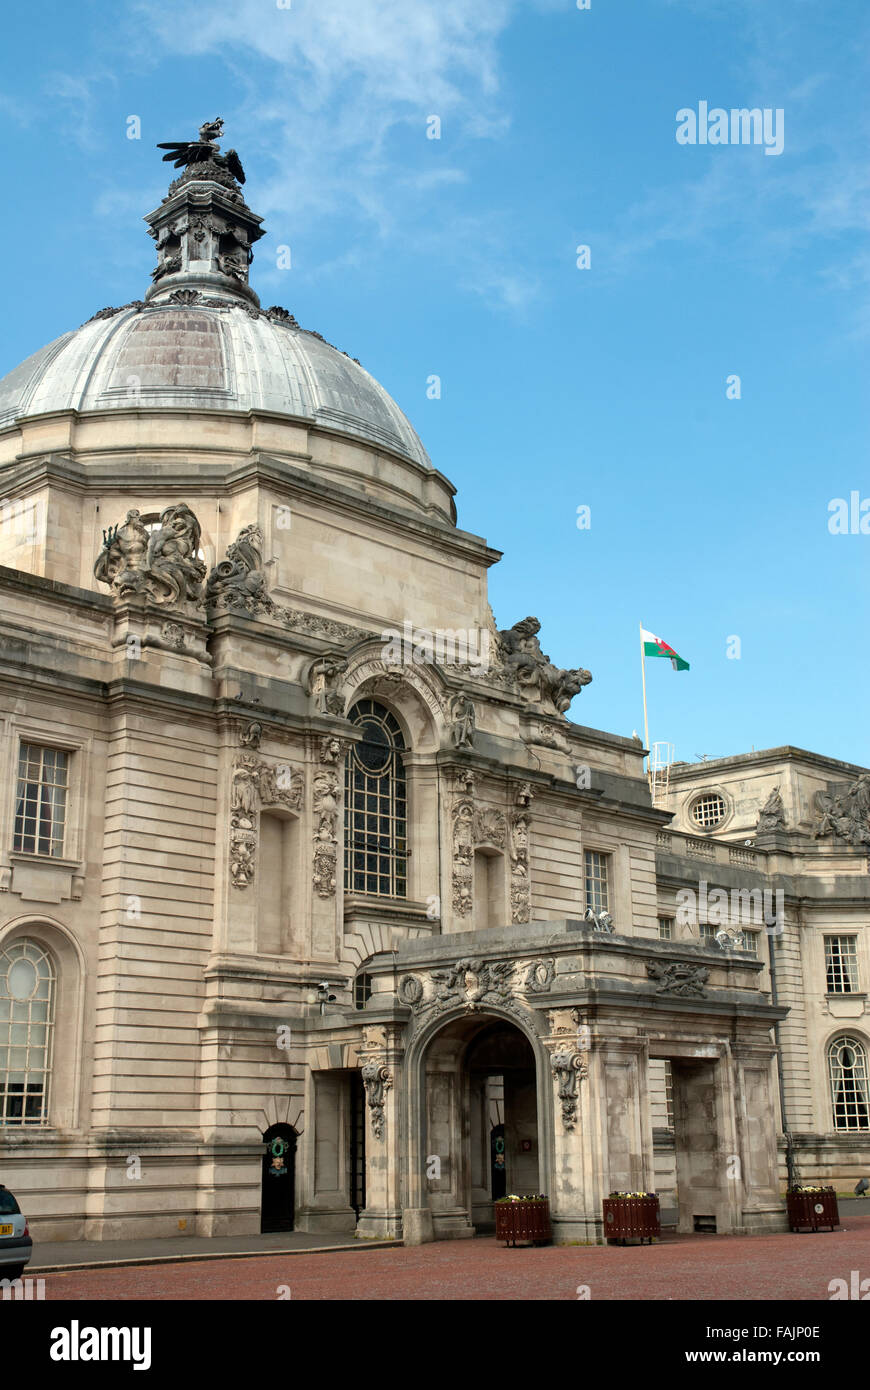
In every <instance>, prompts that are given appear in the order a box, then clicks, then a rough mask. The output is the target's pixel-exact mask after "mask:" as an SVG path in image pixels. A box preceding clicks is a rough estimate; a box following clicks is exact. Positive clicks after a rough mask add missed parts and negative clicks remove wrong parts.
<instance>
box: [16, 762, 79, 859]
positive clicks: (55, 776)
mask: <svg viewBox="0 0 870 1390" xmlns="http://www.w3.org/2000/svg"><path fill="white" fill-rule="evenodd" d="M68 776H69V754H68V753H65V752H63V751H62V750H61V749H58V748H40V747H39V746H38V745H37V744H35V743H22V745H21V749H20V752H19V756H18V788H17V791H16V795H15V829H14V833H13V838H12V848H13V849H14V850H19V851H21V852H22V853H23V854H46V855H50V856H51V857H52V858H54V859H59V858H61V857H62V855H63V841H64V828H65V825H66V794H67V784H68Z"/></svg>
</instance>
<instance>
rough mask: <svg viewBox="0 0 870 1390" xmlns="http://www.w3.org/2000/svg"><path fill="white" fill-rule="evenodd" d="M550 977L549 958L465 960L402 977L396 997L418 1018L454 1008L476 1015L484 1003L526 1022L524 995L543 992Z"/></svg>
mask: <svg viewBox="0 0 870 1390" xmlns="http://www.w3.org/2000/svg"><path fill="white" fill-rule="evenodd" d="M554 976H555V962H554V961H553V959H552V957H549V958H547V959H544V960H535V961H528V960H499V961H486V960H478V959H476V958H473V957H466V958H463V959H462V960H458V961H456V963H455V964H451V965H445V966H440V967H438V968H437V969H435V970H430V971H428V972H427V973H426V974H424V975H422V976H421V975H419V974H414V975H403V976H402V978H401V979H400V981H399V984H398V988H397V998H398V1000H399V1003H400V1004H404V1005H406V1007H408V1008H411V1009H413V1011H414V1013H415V1015H420V1016H428V1015H430V1014H431V1015H433V1016H434V1015H437V1014H440V1013H443V1012H444V1011H445V1010H446V1009H455V1008H464V1009H465V1011H466V1012H467V1013H477V1012H478V1011H479V1010H480V1009H481V1008H485V1006H486V1005H487V1004H490V1005H492V1004H498V1005H500V1006H501V1007H502V1008H504V1009H508V1010H510V1011H511V1012H513V1013H517V1014H518V1015H519V1016H520V1017H522V1018H523V1019H524V1020H528V1017H529V1011H528V1009H527V1007H526V1005H525V1004H524V998H525V996H526V995H527V994H542V993H546V992H547V991H548V990H549V989H550V986H551V984H552V981H553V978H554Z"/></svg>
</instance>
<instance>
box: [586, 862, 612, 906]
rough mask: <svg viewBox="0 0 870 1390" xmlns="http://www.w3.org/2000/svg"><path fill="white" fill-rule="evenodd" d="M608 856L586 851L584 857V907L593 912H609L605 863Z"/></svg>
mask: <svg viewBox="0 0 870 1390" xmlns="http://www.w3.org/2000/svg"><path fill="white" fill-rule="evenodd" d="M609 858H610V855H609V854H599V853H598V850H596V849H587V850H586V853H585V857H584V864H585V872H586V906H587V907H591V908H592V911H593V912H609V911H610V899H609V894H608V889H607V861H608V859H609Z"/></svg>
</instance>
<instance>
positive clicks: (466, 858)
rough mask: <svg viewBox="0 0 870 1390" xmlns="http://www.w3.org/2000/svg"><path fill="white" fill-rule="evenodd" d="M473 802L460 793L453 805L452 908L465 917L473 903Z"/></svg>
mask: <svg viewBox="0 0 870 1390" xmlns="http://www.w3.org/2000/svg"><path fill="white" fill-rule="evenodd" d="M473 883H474V803H473V801H472V800H471V798H470V797H469V796H468V795H464V794H463V795H462V796H461V797H460V798H459V800H458V801H456V802H455V803H454V806H453V910H454V912H456V913H457V915H458V916H460V917H467V916H468V915H469V913H470V912H471V909H472V907H473V905H474V898H473Z"/></svg>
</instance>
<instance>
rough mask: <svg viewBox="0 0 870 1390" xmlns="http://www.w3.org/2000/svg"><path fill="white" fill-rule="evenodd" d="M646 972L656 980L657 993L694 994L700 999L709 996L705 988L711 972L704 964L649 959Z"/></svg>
mask: <svg viewBox="0 0 870 1390" xmlns="http://www.w3.org/2000/svg"><path fill="white" fill-rule="evenodd" d="M646 973H647V975H648V976H649V978H650V979H651V980H654V981H655V984H656V994H678V995H681V996H683V995H686V996H688V995H693V996H696V997H697V998H699V999H704V998H706V996H707V991H706V989H705V988H704V986H705V985H706V983H707V981H708V979H709V978H710V972H709V970H708V969H707V968H706V966H703V965H684V964H682V963H681V962H679V961H658V960H648V961H647V963H646Z"/></svg>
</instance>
